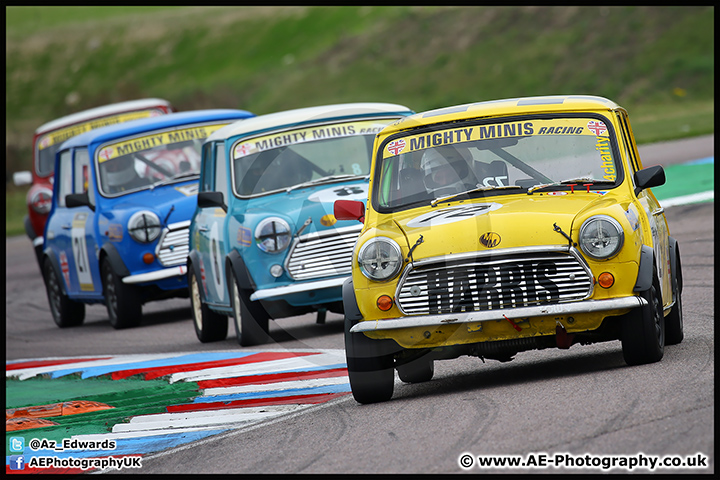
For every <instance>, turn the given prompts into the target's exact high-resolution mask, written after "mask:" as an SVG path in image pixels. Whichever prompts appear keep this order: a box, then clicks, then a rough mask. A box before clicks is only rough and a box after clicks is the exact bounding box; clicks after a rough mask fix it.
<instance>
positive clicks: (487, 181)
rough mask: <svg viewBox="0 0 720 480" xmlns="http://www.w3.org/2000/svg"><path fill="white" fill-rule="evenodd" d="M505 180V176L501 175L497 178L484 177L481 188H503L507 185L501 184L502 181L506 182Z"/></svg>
mask: <svg viewBox="0 0 720 480" xmlns="http://www.w3.org/2000/svg"><path fill="white" fill-rule="evenodd" d="M507 178H508V177H507V175H501V176H499V177H485V178H483V181H482V183H483V186H485V187H505V186H507V185H505V184H504V183H503V180H507ZM490 182H495V183H490Z"/></svg>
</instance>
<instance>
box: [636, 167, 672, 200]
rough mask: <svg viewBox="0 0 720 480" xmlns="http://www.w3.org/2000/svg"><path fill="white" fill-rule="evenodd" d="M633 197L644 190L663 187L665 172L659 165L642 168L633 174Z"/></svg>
mask: <svg viewBox="0 0 720 480" xmlns="http://www.w3.org/2000/svg"><path fill="white" fill-rule="evenodd" d="M634 178H635V195H638V194H639V193H640V192H642V191H643V190H645V189H646V188H652V187H659V186H660V185H665V170H663V167H662V166H661V165H654V166H652V167H648V168H643V169H642V170H638V171H637V172H635V177H634Z"/></svg>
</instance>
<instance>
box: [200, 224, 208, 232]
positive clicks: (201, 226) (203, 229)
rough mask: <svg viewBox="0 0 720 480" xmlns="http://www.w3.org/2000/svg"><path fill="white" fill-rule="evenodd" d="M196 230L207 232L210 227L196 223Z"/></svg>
mask: <svg viewBox="0 0 720 480" xmlns="http://www.w3.org/2000/svg"><path fill="white" fill-rule="evenodd" d="M198 230H199V231H201V232H207V231H208V230H210V229H209V228H208V227H207V225H198Z"/></svg>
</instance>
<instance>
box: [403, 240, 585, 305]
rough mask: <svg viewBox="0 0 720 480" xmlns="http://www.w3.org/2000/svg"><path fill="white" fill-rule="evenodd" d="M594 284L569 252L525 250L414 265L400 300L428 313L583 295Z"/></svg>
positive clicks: (552, 301)
mask: <svg viewBox="0 0 720 480" xmlns="http://www.w3.org/2000/svg"><path fill="white" fill-rule="evenodd" d="M592 286H593V281H592V276H591V274H590V273H589V270H588V269H586V268H585V267H584V266H583V265H582V264H581V263H580V261H579V260H578V259H577V258H576V257H575V256H573V255H571V254H569V253H564V252H522V253H513V254H505V255H493V256H486V257H474V258H470V259H468V258H463V259H456V260H453V259H452V258H449V259H445V260H444V261H438V262H434V263H428V264H422V265H420V266H416V267H415V268H412V269H411V270H409V271H408V272H406V273H405V274H404V276H403V278H402V279H401V282H400V285H399V287H398V290H397V299H398V304H399V306H400V308H401V310H402V311H403V312H404V313H405V314H408V315H429V314H439V313H453V312H466V311H483V310H494V309H503V308H516V307H525V306H532V305H540V304H548V303H561V302H566V301H575V300H581V299H583V298H586V297H588V296H589V295H590V294H591V293H592Z"/></svg>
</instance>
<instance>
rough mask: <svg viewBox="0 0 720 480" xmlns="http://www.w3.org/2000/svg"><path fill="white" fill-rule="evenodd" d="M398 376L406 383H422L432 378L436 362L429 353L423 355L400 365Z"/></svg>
mask: <svg viewBox="0 0 720 480" xmlns="http://www.w3.org/2000/svg"><path fill="white" fill-rule="evenodd" d="M396 368H397V372H398V377H400V380H402V381H403V382H405V383H422V382H428V381H430V380H432V377H433V375H434V374H435V364H434V362H433V360H432V358H431V357H430V356H429V355H427V354H426V355H422V356H420V357H419V358H416V359H413V360H411V361H409V362H407V363H405V364H402V365H398V366H397V367H396Z"/></svg>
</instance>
